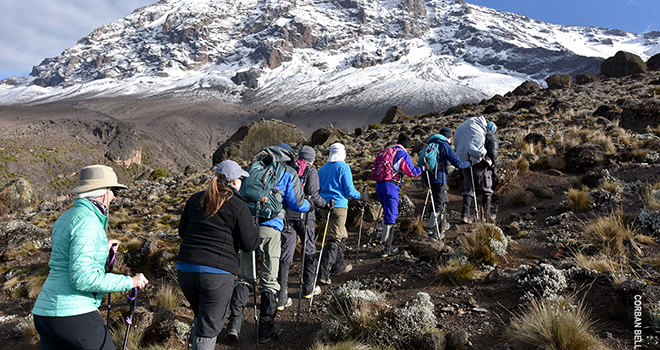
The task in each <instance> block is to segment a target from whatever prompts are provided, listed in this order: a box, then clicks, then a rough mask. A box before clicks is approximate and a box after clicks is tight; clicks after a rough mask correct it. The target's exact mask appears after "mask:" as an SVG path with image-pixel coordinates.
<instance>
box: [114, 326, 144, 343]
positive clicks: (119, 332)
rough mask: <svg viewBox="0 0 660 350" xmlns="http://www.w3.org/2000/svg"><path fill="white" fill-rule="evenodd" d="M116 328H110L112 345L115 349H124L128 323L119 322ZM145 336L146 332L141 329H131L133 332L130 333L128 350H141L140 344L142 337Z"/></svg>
mask: <svg viewBox="0 0 660 350" xmlns="http://www.w3.org/2000/svg"><path fill="white" fill-rule="evenodd" d="M133 321H134V323H135V320H133ZM115 325H116V327H115V326H113V327H111V328H110V336H111V337H112V343H113V344H115V348H117V349H122V348H123V345H124V337H125V336H126V327H127V326H128V325H127V324H126V322H117V323H115ZM143 336H144V331H143V330H140V328H136V327H131V330H130V331H129V332H128V341H127V342H126V349H127V350H140V349H141V347H140V343H142V337H143Z"/></svg>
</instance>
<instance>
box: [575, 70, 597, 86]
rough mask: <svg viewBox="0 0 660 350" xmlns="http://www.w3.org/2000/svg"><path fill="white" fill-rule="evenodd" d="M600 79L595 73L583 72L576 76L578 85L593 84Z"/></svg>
mask: <svg viewBox="0 0 660 350" xmlns="http://www.w3.org/2000/svg"><path fill="white" fill-rule="evenodd" d="M596 81H598V76H597V75H593V74H586V73H581V74H578V75H576V76H575V83H576V84H578V85H585V84H591V83H593V82H596Z"/></svg>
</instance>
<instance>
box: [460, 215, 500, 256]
mask: <svg viewBox="0 0 660 350" xmlns="http://www.w3.org/2000/svg"><path fill="white" fill-rule="evenodd" d="M458 243H459V244H460V245H461V248H463V252H464V253H465V255H466V256H467V257H468V259H469V260H470V261H471V262H473V263H475V264H482V263H483V264H490V265H493V264H496V263H497V262H498V261H499V259H500V257H501V256H504V255H505V254H506V248H507V247H508V239H507V238H506V236H504V233H503V232H502V230H501V229H500V228H499V227H497V226H495V225H494V224H488V223H477V224H476V225H475V228H474V229H473V230H472V232H470V233H468V234H467V235H465V236H461V237H459V238H458Z"/></svg>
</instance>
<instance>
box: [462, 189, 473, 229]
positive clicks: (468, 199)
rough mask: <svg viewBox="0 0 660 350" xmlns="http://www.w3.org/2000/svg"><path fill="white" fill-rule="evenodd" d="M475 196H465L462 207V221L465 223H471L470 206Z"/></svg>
mask: <svg viewBox="0 0 660 350" xmlns="http://www.w3.org/2000/svg"><path fill="white" fill-rule="evenodd" d="M473 200H474V198H473V197H472V196H463V208H462V209H461V222H462V223H464V224H471V223H472V218H470V208H471V207H472V201H473Z"/></svg>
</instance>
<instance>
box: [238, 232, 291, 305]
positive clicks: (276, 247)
mask: <svg viewBox="0 0 660 350" xmlns="http://www.w3.org/2000/svg"><path fill="white" fill-rule="evenodd" d="M259 237H261V244H260V245H259V257H260V263H259V278H260V282H259V286H260V287H261V291H262V292H263V291H268V292H271V293H273V294H277V292H278V291H279V290H280V284H279V283H277V274H278V272H279V270H280V256H281V254H282V243H281V242H282V232H280V231H278V230H276V229H274V228H272V227H270V226H259ZM240 264H241V265H240V267H239V273H238V280H237V282H236V283H237V284H244V285H247V286H249V287H250V289H251V286H252V284H253V281H252V253H246V252H241V257H240Z"/></svg>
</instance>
